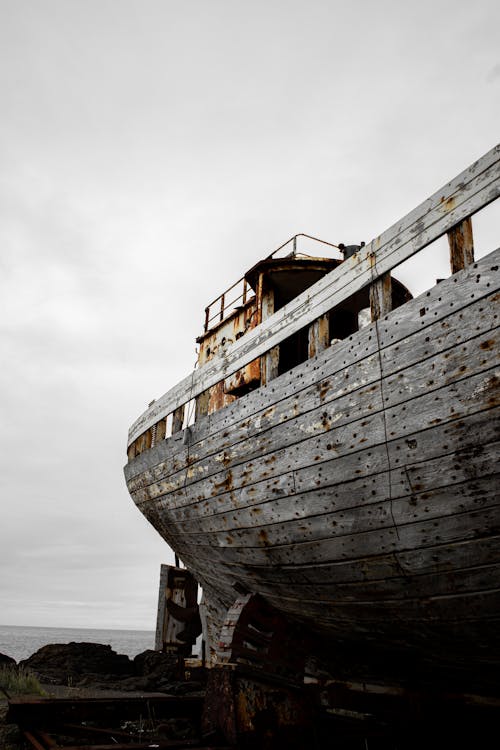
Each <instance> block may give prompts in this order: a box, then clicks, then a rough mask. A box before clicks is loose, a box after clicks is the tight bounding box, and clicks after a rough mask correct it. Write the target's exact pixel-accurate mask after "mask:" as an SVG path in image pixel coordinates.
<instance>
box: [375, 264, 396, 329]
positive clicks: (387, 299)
mask: <svg viewBox="0 0 500 750" xmlns="http://www.w3.org/2000/svg"><path fill="white" fill-rule="evenodd" d="M391 310H392V279H391V274H390V273H384V274H383V275H382V276H380V278H378V279H376V281H374V282H373V283H372V284H370V311H371V316H372V321H374V320H379V319H380V318H384V317H385V316H386V315H388V314H389V313H390V312H391Z"/></svg>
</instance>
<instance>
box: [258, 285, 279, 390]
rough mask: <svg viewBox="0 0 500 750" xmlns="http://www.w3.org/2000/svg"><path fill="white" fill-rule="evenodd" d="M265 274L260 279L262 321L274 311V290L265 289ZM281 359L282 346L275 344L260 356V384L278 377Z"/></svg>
mask: <svg viewBox="0 0 500 750" xmlns="http://www.w3.org/2000/svg"><path fill="white" fill-rule="evenodd" d="M262 277H263V274H261V277H260V279H259V288H260V299H261V302H260V304H261V307H260V320H261V322H262V321H264V320H267V318H270V317H271V315H273V313H274V290H273V289H267V290H265V291H264V289H263V279H262ZM279 361H280V348H279V346H273V348H272V349H269V351H268V352H266V353H265V354H264V355H263V356H262V357H261V358H260V384H261V385H265V384H266V383H269V381H270V380H273V379H274V378H277V377H278V367H279Z"/></svg>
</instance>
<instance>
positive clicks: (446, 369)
mask: <svg viewBox="0 0 500 750" xmlns="http://www.w3.org/2000/svg"><path fill="white" fill-rule="evenodd" d="M486 311H487V312H484V311H483V312H482V313H479V314H478V317H477V318H476V317H472V318H471V316H469V317H468V318H467V319H466V320H465V321H464V323H463V324H461V325H458V324H456V325H454V326H448V327H447V328H446V329H445V334H444V335H443V336H438V337H437V338H435V339H434V340H433V341H432V342H431V343H429V342H428V341H427V339H428V337H425V339H424V337H420V341H418V340H417V341H412V342H406V345H403V346H399V345H393V347H392V348H391V349H392V355H393V357H394V358H395V359H394V360H393V367H392V369H393V370H396V372H397V364H398V363H399V361H400V360H401V359H402V361H403V362H404V363H405V364H408V367H407V368H406V371H399V372H397V374H396V375H394V376H389V377H388V378H387V379H386V380H384V394H385V403H386V405H387V406H391V405H394V404H397V403H402V402H404V401H405V400H407V398H408V395H410V396H411V397H412V398H413V397H415V396H416V395H418V393H420V392H427V391H430V390H434V389H436V388H437V387H438V386H439V387H440V386H441V385H442V384H443V383H447V382H452V381H454V380H457V379H460V378H461V377H463V376H465V375H466V374H469V373H471V372H477V371H478V370H479V371H480V370H481V369H482V368H484V367H487V366H488V365H489V364H490V361H491V363H493V362H494V361H497V360H498V358H499V356H500V355H499V354H498V352H499V351H500V349H499V348H497V342H498V336H499V330H498V328H497V329H495V330H494V331H489V330H488V331H487V332H486V333H482V334H480V335H479V336H473V338H472V339H471V340H467V339H466V335H467V334H468V335H471V334H472V335H473V334H474V333H476V331H477V330H478V329H479V331H481V328H482V327H483V325H484V324H486V325H488V324H489V323H490V322H491V323H493V322H496V321H495V316H496V315H497V313H494V311H493V310H491V309H490V307H489V306H488V307H487V308H486ZM487 313H489V315H488V314H487ZM460 322H461V321H460ZM458 341H460V342H461V343H463V342H465V343H463V346H461V347H460V348H457V347H456V344H457V342H458ZM453 344H455V348H454V349H451V348H450V345H453ZM435 346H437V347H438V348H443V346H444V348H445V352H444V353H443V354H437V355H435V357H434V358H430V357H429V354H430V353H431V352H432V350H433V347H435ZM495 351H496V354H492V352H495ZM415 353H416V354H417V355H418V356H421V357H424V356H425V357H427V359H426V360H425V361H423V362H421V363H419V364H418V365H415V364H414V362H413V358H412V354H415ZM478 357H479V361H477V358H478ZM464 362H469V363H470V364H464ZM377 364H378V359H377V357H376V356H371V357H368V358H367V359H366V360H365V361H362V362H361V363H356V364H355V365H353V367H350V368H349V370H348V374H349V377H348V378H345V375H344V374H342V375H341V376H340V377H337V378H336V380H335V379H332V380H330V379H328V378H326V379H324V380H322V382H321V384H320V385H319V387H318V384H314V385H313V386H312V387H310V388H309V389H306V390H305V391H302V392H301V394H300V396H294V397H293V398H291V399H289V400H288V401H287V400H286V399H285V400H284V401H282V402H280V403H278V404H277V405H276V407H275V408H274V409H269V410H267V411H266V412H265V413H264V414H263V415H262V416H260V417H258V418H255V419H253V420H244V421H243V422H241V423H240V425H238V427H237V428H236V429H234V428H233V429H232V430H229V431H227V430H226V434H225V437H222V436H220V437H219V439H218V440H217V439H216V438H213V439H212V443H213V446H214V448H215V450H217V449H219V452H220V455H222V452H221V450H220V449H222V450H223V451H224V454H223V457H222V458H221V459H219V460H221V461H223V462H224V463H225V464H226V465H229V464H230V458H231V456H235V455H236V452H237V450H238V448H237V445H238V444H239V443H240V442H241V441H242V440H245V441H246V440H248V439H250V438H253V437H254V436H256V435H258V434H260V433H262V432H265V431H266V429H267V430H270V429H274V430H275V431H276V429H278V426H279V425H280V424H282V423H283V422H285V421H288V420H289V419H293V417H294V416H296V415H297V413H298V410H299V408H300V409H301V410H302V411H304V412H308V411H312V410H314V408H320V407H321V421H322V422H324V421H325V419H330V418H331V417H330V414H329V412H328V408H331V406H330V407H328V404H331V405H333V406H334V407H335V411H336V415H335V418H336V423H338V422H339V419H340V422H341V423H342V422H343V421H345V420H342V415H341V414H342V409H343V408H345V407H344V405H345V400H344V401H342V399H339V396H340V395H341V394H343V393H346V392H349V391H350V390H352V389H355V388H356V386H357V385H358V384H360V383H365V382H369V381H370V379H371V380H373V379H377V377H378V373H377ZM389 366H390V360H389V357H386V361H385V367H386V369H389ZM364 392H366V389H365V390H364V391H362V392H361V394H360V395H359V396H358V393H359V392H358V393H353V394H352V396H351V398H352V399H354V403H355V406H356V405H357V406H358V407H359V405H360V402H361V401H362V398H363V393H364ZM348 404H350V402H348ZM323 407H325V409H327V411H325V409H324V408H323ZM349 408H351V409H352V407H349ZM355 414H356V410H355V409H354V411H351V413H350V416H349V418H350V419H352V420H354V419H355ZM325 415H326V417H325ZM316 421H317V422H318V423H319V419H316ZM273 422H274V423H275V425H276V426H275V427H273ZM290 424H292V423H290ZM271 434H272V433H271ZM271 434H270V435H269V437H271ZM271 440H272V438H271ZM230 445H232V446H233V448H232V450H230V451H227V452H226V448H228V447H229V446H230ZM276 445H277V446H278V445H279V444H278V443H277V444H276ZM204 447H205V449H206V448H207V447H208V446H207V443H205V444H204ZM241 450H243V451H244V452H245V455H246V456H247V457H248V456H249V455H250V454H249V453H248V449H247V447H246V446H242V447H241ZM207 453H209V451H207ZM189 457H190V462H191V464H193V463H195V462H197V461H199V460H201V459H202V458H203V453H201V452H200V451H199V447H198V450H197V448H196V446H195V447H194V448H193V447H192V446H191V445H190V452H189ZM186 458H187V456H186V455H184V454H181V455H179V456H178V457H177V460H176V459H174V458H171V459H170V461H169V460H167V461H165V462H163V463H162V464H161V465H157V466H156V467H155V468H154V469H151V470H147V471H146V472H145V473H144V472H143V474H142V477H141V478H137V479H136V480H130V482H129V488H130V489H131V490H132V491H133V490H134V489H136V488H137V487H139V486H144V484H145V483H147V479H149V480H150V481H153V480H154V479H155V478H159V476H160V473H161V472H162V473H166V472H168V471H170V472H171V473H172V474H173V473H175V471H179V470H184V468H185V465H186V464H185V461H186Z"/></svg>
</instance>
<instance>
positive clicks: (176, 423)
mask: <svg viewBox="0 0 500 750" xmlns="http://www.w3.org/2000/svg"><path fill="white" fill-rule="evenodd" d="M183 422H184V404H182V406H179V407H177V409H176V410H175V411H174V413H173V415H172V435H173V434H174V433H175V432H179V431H180V430H182V423H183Z"/></svg>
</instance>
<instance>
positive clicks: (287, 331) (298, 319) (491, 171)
mask: <svg viewBox="0 0 500 750" xmlns="http://www.w3.org/2000/svg"><path fill="white" fill-rule="evenodd" d="M499 153H500V146H496V147H495V148H494V149H492V150H491V151H490V152H489V153H488V154H486V155H485V156H484V157H482V159H480V160H479V161H478V162H476V163H475V164H473V165H471V167H469V168H468V169H467V170H465V171H464V172H462V173H461V174H460V175H459V176H458V177H456V178H455V179H454V180H452V181H451V182H450V183H448V184H447V185H446V186H444V187H443V188H442V189H441V190H438V191H437V192H436V193H435V194H434V195H433V196H431V197H430V198H429V199H428V200H427V201H424V203H422V204H421V205H420V206H419V207H418V208H416V209H415V210H414V211H412V212H411V213H410V214H408V215H407V216H406V217H405V218H404V219H403V220H402V221H401V222H398V224H395V225H394V226H393V227H391V228H390V229H389V230H387V231H386V232H384V233H383V234H382V235H380V236H379V237H377V238H375V239H374V240H372V241H371V242H370V243H369V244H368V245H367V246H366V247H364V248H362V249H361V250H360V251H359V252H358V253H357V254H355V255H354V256H352V257H351V258H349V259H347V260H346V261H344V263H342V264H340V265H339V266H338V267H337V268H335V269H334V270H332V271H331V272H330V273H329V274H327V275H326V276H325V277H323V278H322V279H320V281H318V282H317V283H316V284H315V285H314V286H312V287H310V288H309V289H307V290H306V291H305V292H303V293H302V294H301V295H299V296H298V297H296V298H295V299H294V300H292V301H291V302H290V303H288V304H287V305H285V306H284V307H283V308H282V309H281V310H279V311H278V312H277V313H276V314H275V315H273V316H272V317H271V318H269V320H268V321H265V322H263V323H262V324H261V325H259V326H257V328H255V329H254V330H253V331H250V332H249V333H247V335H246V336H243V337H241V338H240V339H239V340H238V341H236V342H234V343H233V344H232V345H231V346H230V347H228V349H227V351H225V352H224V356H223V357H221V358H218V359H216V360H212V361H211V362H208V363H207V364H206V365H205V366H204V367H203V368H200V369H199V370H197V371H195V372H194V373H193V374H192V375H189V376H188V377H186V378H185V379H184V380H183V381H181V383H179V384H178V386H176V387H175V388H173V389H172V390H171V391H169V392H168V393H166V394H164V395H163V396H162V397H161V398H160V399H158V400H157V401H156V402H155V403H154V404H153V406H152V407H150V408H149V409H148V410H146V411H145V412H144V413H143V414H142V415H141V416H140V417H139V418H138V420H136V422H134V424H133V425H132V427H131V428H130V432H129V444H130V443H131V442H132V441H133V440H135V439H136V437H138V436H139V435H140V434H141V433H142V432H144V431H145V430H146V429H147V428H148V427H150V426H151V425H152V424H154V423H155V422H157V421H158V419H160V418H161V417H163V416H165V415H166V414H168V413H171V412H173V411H174V409H175V408H177V407H178V406H180V405H181V404H183V403H186V402H187V401H189V400H190V399H191V398H193V397H195V396H197V395H199V394H200V393H201V392H202V391H204V390H206V388H208V387H211V386H212V385H215V384H216V383H217V382H219V381H220V380H221V379H223V378H225V377H228V376H229V375H230V374H232V373H233V372H235V371H236V370H239V369H240V368H241V367H244V366H245V365H247V364H248V363H249V362H250V361H251V360H253V359H255V357H256V356H261V355H262V354H264V353H265V352H266V351H269V349H271V348H272V347H273V346H276V345H277V344H279V343H280V341H282V340H283V339H285V338H287V337H288V336H290V335H291V334H292V333H293V332H294V331H295V330H298V328H299V327H300V328H302V327H304V326H305V325H308V324H309V323H312V322H313V321H314V320H316V319H317V318H319V317H320V316H321V315H324V314H325V313H326V312H328V310H330V309H331V308H332V307H334V306H335V305H337V304H339V303H340V302H342V301H343V300H344V299H347V298H348V297H349V296H351V294H353V293H354V292H355V291H357V290H358V289H361V288H363V287H364V286H366V285H367V284H369V283H371V282H372V281H373V280H374V266H375V265H376V276H380V275H382V274H384V273H387V272H389V271H391V270H392V269H393V268H394V267H395V266H397V265H399V264H400V263H402V262H403V261H404V260H406V259H408V258H410V257H411V256H412V255H414V254H415V253H417V252H418V251H419V250H421V249H422V248H424V247H426V246H427V245H428V244H430V243H431V242H432V241H434V240H435V239H437V238H438V237H440V236H441V235H442V234H444V233H445V232H447V231H448V230H450V229H451V228H452V227H453V226H455V225H456V224H458V223H459V222H461V221H462V220H463V219H465V218H467V217H469V216H471V215H472V214H473V213H475V212H476V211H478V210H479V209H480V208H482V207H483V206H485V205H487V204H488V203H489V202H491V201H493V200H495V198H497V197H498V195H499V194H500V167H499ZM375 261H376V263H375Z"/></svg>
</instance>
